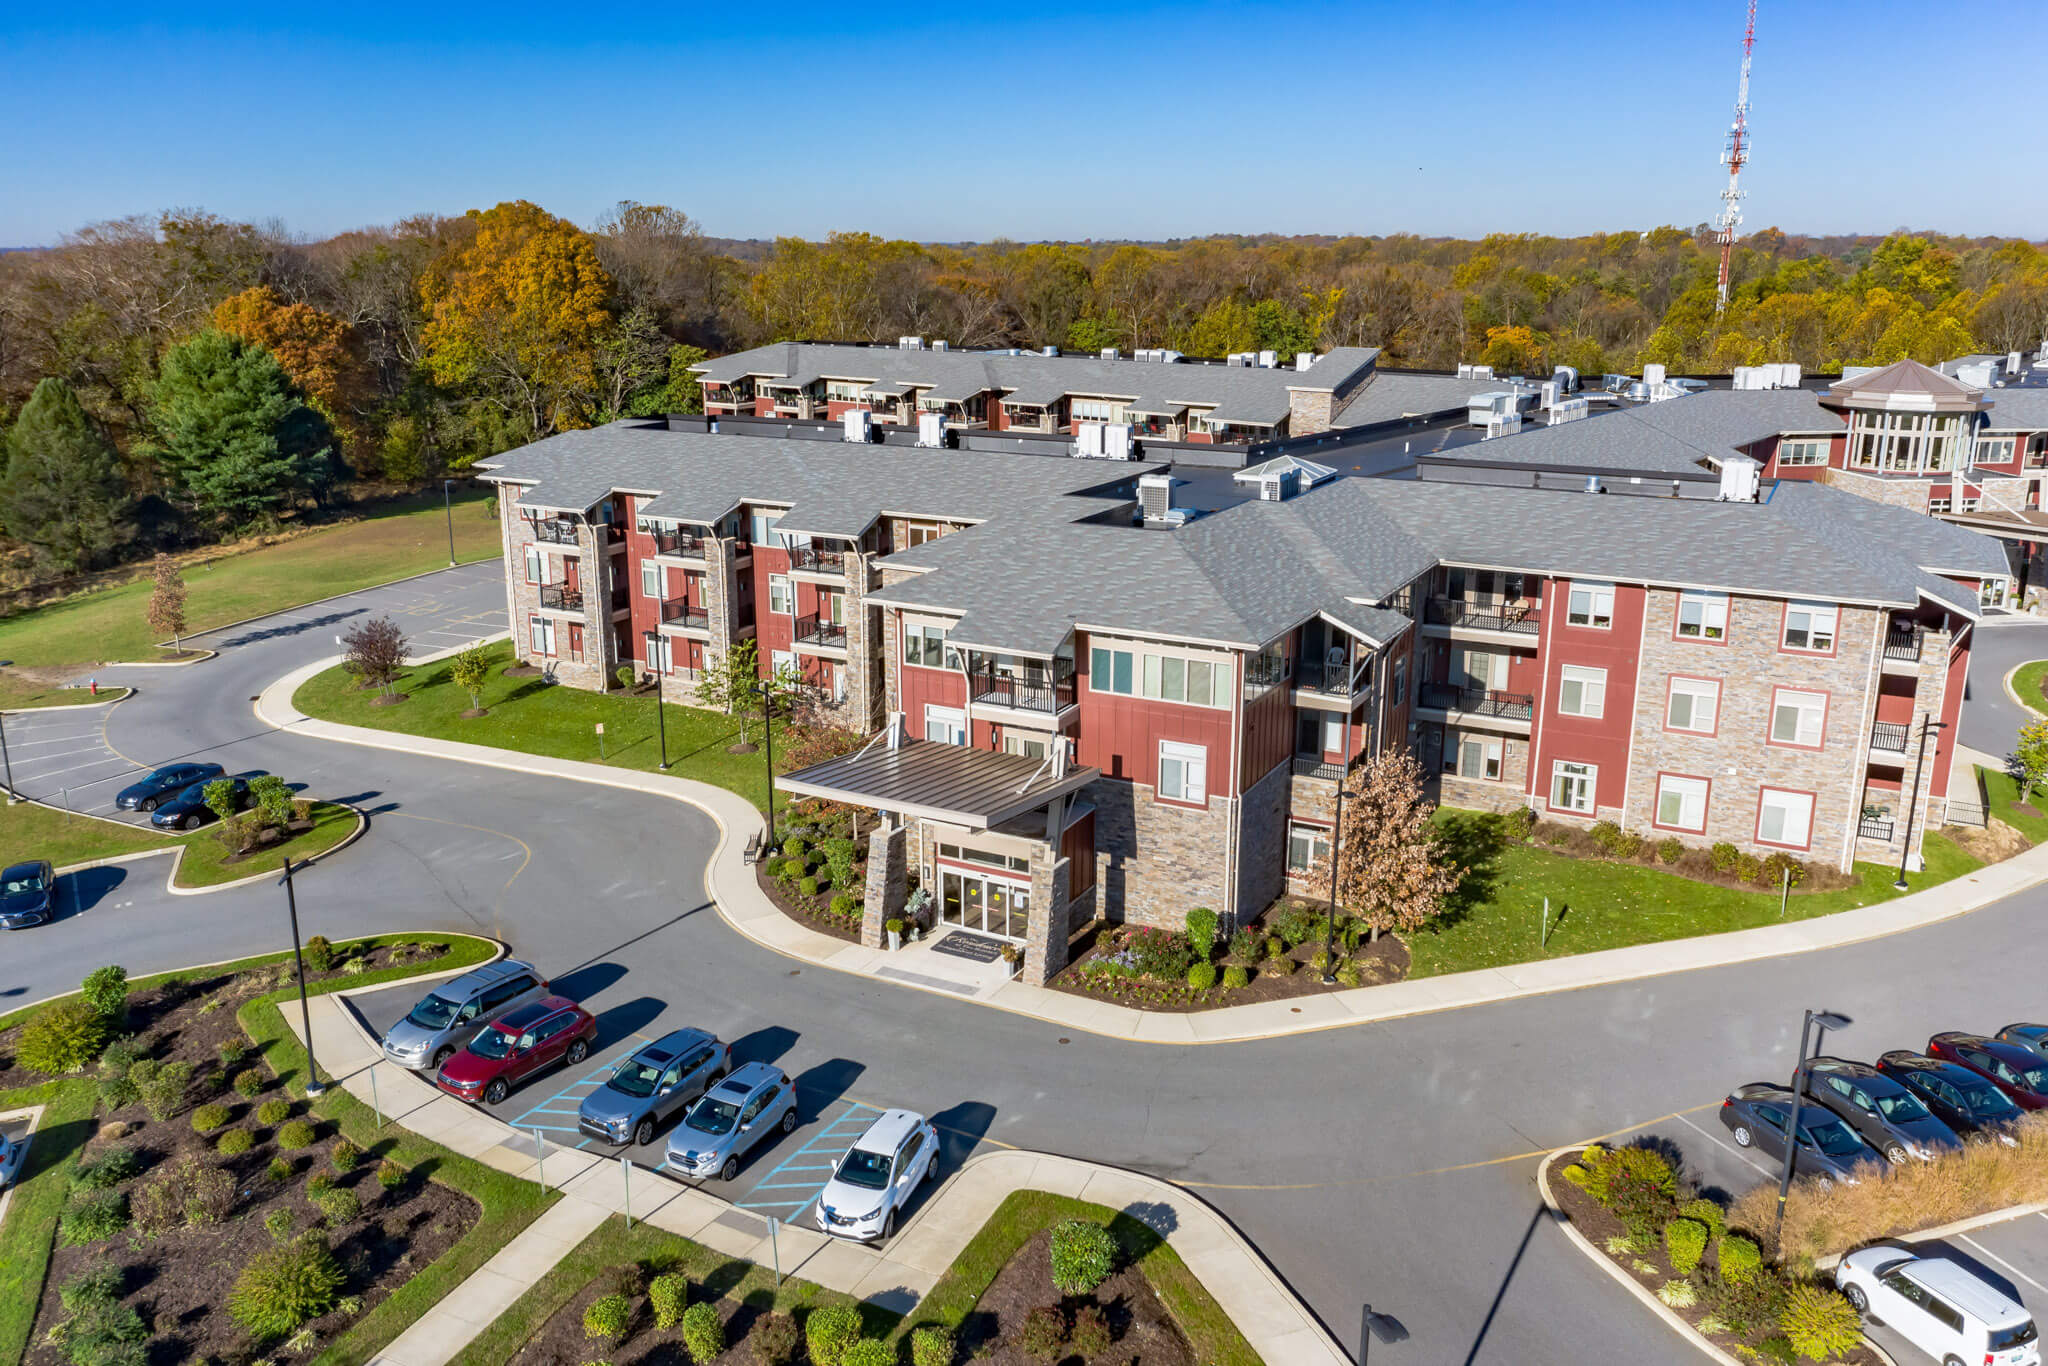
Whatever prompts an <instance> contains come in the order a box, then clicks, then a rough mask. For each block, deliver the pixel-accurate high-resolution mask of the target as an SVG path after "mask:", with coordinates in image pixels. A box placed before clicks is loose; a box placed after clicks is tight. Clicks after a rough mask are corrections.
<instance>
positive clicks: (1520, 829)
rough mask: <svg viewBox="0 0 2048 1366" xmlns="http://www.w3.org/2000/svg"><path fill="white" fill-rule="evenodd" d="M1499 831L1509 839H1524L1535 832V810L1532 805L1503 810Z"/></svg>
mask: <svg viewBox="0 0 2048 1366" xmlns="http://www.w3.org/2000/svg"><path fill="white" fill-rule="evenodd" d="M1500 828H1501V832H1502V833H1503V834H1505V835H1506V836H1507V837H1508V838H1509V839H1515V840H1526V839H1528V838H1529V836H1531V835H1533V834H1534V833H1536V810H1535V808H1534V807H1528V806H1518V807H1516V808H1515V809H1514V810H1512V811H1508V812H1504V813H1502V815H1501V818H1500Z"/></svg>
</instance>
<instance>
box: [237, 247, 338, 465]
mask: <svg viewBox="0 0 2048 1366" xmlns="http://www.w3.org/2000/svg"><path fill="white" fill-rule="evenodd" d="M213 324H214V326H215V327H218V328H219V329H220V330H221V331H223V332H226V333H228V334H229V335H230V336H235V337H240V338H241V339H242V340H243V341H247V342H254V343H255V344H256V345H258V346H260V347H262V348H263V349H264V350H266V351H268V352H269V353H270V354H271V355H272V356H274V357H276V359H277V363H278V365H279V366H281V367H282V368H283V370H284V372H285V374H286V375H287V376H289V377H290V379H291V381H292V383H294V384H296V385H298V386H299V388H300V389H302V390H304V391H305V393H306V397H307V398H308V399H309V400H311V402H312V404H313V406H314V407H315V408H318V409H319V410H320V411H321V413H322V414H324V415H325V416H326V418H327V421H328V423H329V424H330V425H331V426H333V427H334V428H335V430H336V431H338V432H341V433H342V434H343V438H344V450H345V452H346V453H347V454H348V455H349V457H350V459H351V462H352V463H353V462H354V461H355V460H356V459H357V458H358V457H359V456H361V455H363V454H366V453H368V452H369V451H371V450H372V446H371V443H370V442H369V440H368V434H367V433H366V432H365V431H364V430H363V428H362V426H361V424H360V423H359V422H358V421H357V417H356V415H357V413H358V411H359V410H360V407H361V405H362V404H363V403H365V402H366V401H367V399H368V397H369V393H370V373H369V368H368V366H367V365H366V364H365V363H364V361H363V353H362V346H361V342H360V339H359V338H358V337H357V336H356V331H355V329H354V328H353V327H351V326H349V324H348V320H347V319H345V318H337V317H336V316H334V315H333V314H332V313H323V312H321V311H320V310H319V309H317V308H314V307H312V306H311V305H310V304H295V303H287V302H286V301H285V298H284V296H283V295H281V294H279V293H278V292H277V291H276V290H274V289H272V288H271V287H270V286H268V285H257V286H256V287H255V288H253V289H245V290H243V291H242V292H241V293H240V294H232V295H229V296H228V297H227V298H225V299H223V300H221V301H220V303H218V304H216V305H215V306H214V310H213Z"/></svg>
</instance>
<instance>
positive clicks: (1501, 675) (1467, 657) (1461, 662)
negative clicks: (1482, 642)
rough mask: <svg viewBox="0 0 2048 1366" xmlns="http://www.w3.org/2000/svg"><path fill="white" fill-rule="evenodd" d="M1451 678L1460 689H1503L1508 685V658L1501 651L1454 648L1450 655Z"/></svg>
mask: <svg viewBox="0 0 2048 1366" xmlns="http://www.w3.org/2000/svg"><path fill="white" fill-rule="evenodd" d="M1451 677H1453V678H1455V679H1457V680H1458V686H1459V687H1461V688H1478V689H1479V690H1480V691H1482V692H1484V691H1485V690H1487V689H1489V688H1496V689H1498V688H1505V687H1506V686H1507V685H1508V657H1507V653H1506V652H1505V651H1501V650H1472V649H1465V648H1462V647H1460V648H1456V649H1454V650H1453V651H1452V653H1451Z"/></svg>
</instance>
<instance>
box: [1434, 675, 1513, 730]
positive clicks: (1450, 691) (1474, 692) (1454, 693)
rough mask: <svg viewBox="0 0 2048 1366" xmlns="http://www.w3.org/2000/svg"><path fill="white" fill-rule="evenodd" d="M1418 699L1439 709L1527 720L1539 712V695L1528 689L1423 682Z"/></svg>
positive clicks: (1505, 718)
mask: <svg viewBox="0 0 2048 1366" xmlns="http://www.w3.org/2000/svg"><path fill="white" fill-rule="evenodd" d="M1416 701H1417V702H1418V703H1419V704H1420V705H1422V706H1425V707H1429V708H1432V709H1434V710H1436V711H1442V712H1459V713H1462V714H1463V715H1466V716H1492V717H1497V718H1499V719H1500V720H1503V721H1527V720H1530V719H1531V718H1533V717H1534V716H1535V715H1536V699H1535V698H1534V697H1532V696H1531V695H1530V694H1528V693H1525V692H1496V691H1495V690H1493V689H1491V688H1460V687H1455V686H1453V685H1452V684H1449V683H1424V684H1423V685H1422V692H1421V695H1420V696H1419V697H1418V698H1417V699H1416Z"/></svg>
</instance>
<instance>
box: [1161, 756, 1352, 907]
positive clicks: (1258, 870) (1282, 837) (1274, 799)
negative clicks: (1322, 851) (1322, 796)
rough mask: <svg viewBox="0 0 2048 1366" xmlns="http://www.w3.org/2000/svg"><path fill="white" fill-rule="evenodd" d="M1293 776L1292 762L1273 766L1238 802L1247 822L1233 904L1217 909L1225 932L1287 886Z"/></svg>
mask: <svg viewBox="0 0 2048 1366" xmlns="http://www.w3.org/2000/svg"><path fill="white" fill-rule="evenodd" d="M1292 774H1293V765H1292V764H1291V763H1280V764H1275V765H1274V766H1273V770H1272V772H1270V773H1268V774H1267V775H1266V776H1265V777H1263V778H1261V779H1259V780H1258V781H1257V782H1255V783H1253V784H1252V785H1251V789H1250V790H1249V791H1248V792H1246V793H1245V794H1244V798H1243V801H1242V802H1241V803H1240V810H1241V812H1242V818H1243V822H1244V824H1243V828H1242V829H1241V830H1239V832H1238V837H1237V891H1236V896H1235V898H1234V899H1233V901H1232V904H1231V905H1230V906H1229V907H1227V908H1226V907H1223V906H1216V907H1214V908H1213V909H1215V910H1216V911H1218V912H1219V913H1221V914H1222V917H1223V924H1224V926H1225V931H1224V932H1225V933H1228V932H1229V930H1231V929H1235V928H1236V927H1237V926H1239V925H1242V924H1244V923H1245V922H1246V921H1248V920H1250V919H1252V918H1253V917H1254V916H1256V915H1258V914H1259V912H1261V911H1263V910H1265V909H1266V907H1268V906H1270V905H1271V904H1272V903H1273V900H1274V898H1276V897H1278V896H1279V895H1280V894H1281V893H1282V892H1283V891H1285V890H1286V889H1287V805H1288V800H1289V797H1290V795H1291V794H1292V791H1293V783H1294V779H1293V776H1292ZM1327 785H1328V784H1326V786H1327ZM1188 904H1189V905H1199V904H1201V903H1199V902H1190V903H1188ZM1176 928H1177V927H1176Z"/></svg>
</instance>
